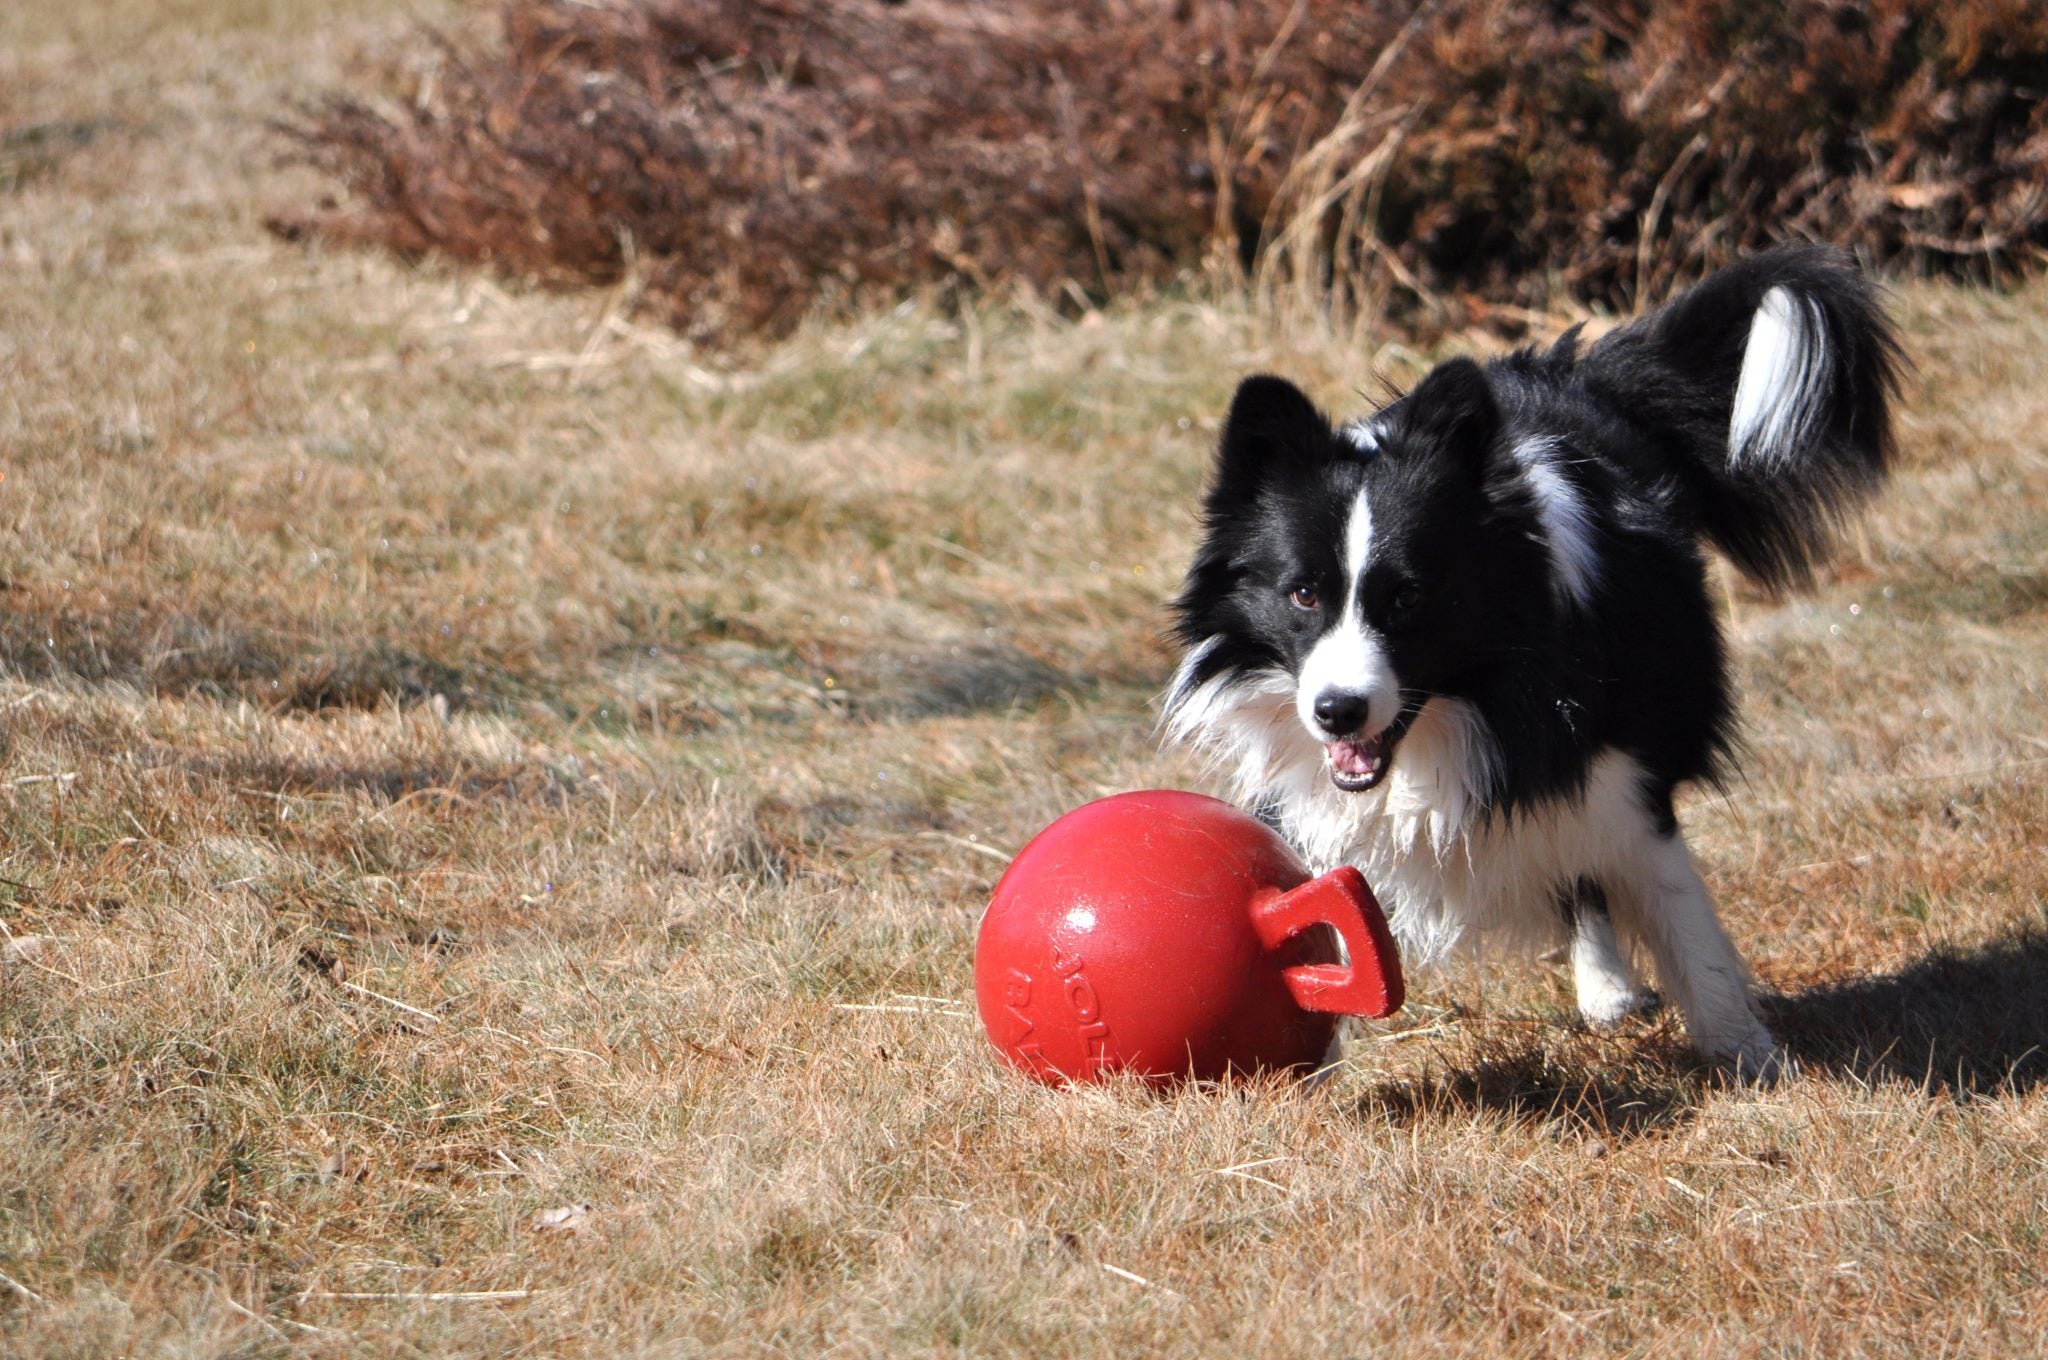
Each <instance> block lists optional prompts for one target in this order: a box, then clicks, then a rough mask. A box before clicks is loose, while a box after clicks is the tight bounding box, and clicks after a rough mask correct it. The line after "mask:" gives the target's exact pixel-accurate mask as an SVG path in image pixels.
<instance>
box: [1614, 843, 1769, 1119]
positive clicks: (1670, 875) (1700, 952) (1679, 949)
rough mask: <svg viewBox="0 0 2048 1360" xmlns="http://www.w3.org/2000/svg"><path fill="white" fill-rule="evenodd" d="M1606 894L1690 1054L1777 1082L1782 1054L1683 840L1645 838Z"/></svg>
mask: <svg viewBox="0 0 2048 1360" xmlns="http://www.w3.org/2000/svg"><path fill="white" fill-rule="evenodd" d="M1609 887H1610V888H1611V889H1618V891H1614V892H1613V893H1612V895H1611V905H1612V906H1613V908H1614V909H1615V911H1616V912H1617V913H1618V914H1620V915H1621V916H1622V918H1623V919H1622V921H1621V925H1622V928H1623V931H1624V933H1627V934H1631V935H1633V936H1635V937H1636V938H1638V939H1640V940H1641V941H1642V942H1643V943H1644V944H1645V945H1647V946H1648V947H1649V951H1650V958H1651V960H1652V962H1653V963H1654V964H1655V965H1656V969H1657V983H1658V986H1659V988H1660V989H1661V990H1662V992H1663V994H1664V996H1665V998H1666V999H1667V1000H1669V1001H1670V1002H1671V1003H1672V1004H1673V1005H1675V1006H1677V1007H1678V1011H1679V1014H1681V1015H1683V1016H1684V1017H1685V1028H1686V1031H1687V1032H1688V1033H1689V1034H1690V1035H1691V1036H1692V1041H1693V1044H1694V1046H1695V1047H1697V1048H1698V1049H1699V1050H1700V1052H1701V1053H1702V1054H1704V1055H1705V1056H1706V1057H1708V1058H1710V1059H1713V1060H1714V1061H1716V1062H1723V1063H1727V1064H1729V1065H1730V1066H1731V1067H1733V1068H1734V1069H1735V1071H1736V1073H1737V1075H1739V1076H1742V1077H1745V1078H1747V1079H1749V1080H1751V1081H1762V1082H1771V1081H1775V1080H1776V1079H1777V1078H1778V1077H1779V1076H1780V1075H1782V1073H1783V1070H1784V1067H1785V1062H1786V1059H1785V1055H1784V1052H1783V1050H1781V1049H1780V1048H1779V1047H1778V1044H1777V1041H1776V1040H1775V1039H1773V1038H1772V1037H1771V1032H1770V1030H1768V1029H1767V1028H1765V1027H1764V1022H1763V1020H1762V1019H1761V1018H1760V1017H1759V1016H1758V1015H1757V1013H1756V1006H1755V1004H1754V1003H1753V1002H1752V1001H1751V1000H1750V995H1749V974H1748V970H1747V969H1745V968H1744V967H1743V965H1742V958H1741V956H1740V955H1739V954H1737V953H1736V951H1735V945H1734V943H1733V942H1731V941H1730V940H1729V938H1728V932H1727V931H1726V930H1724V929H1722V926H1721V918H1720V917H1719V916H1718V915H1716V914H1715V912H1714V903H1713V899H1712V898H1710V897H1709V896H1708V895H1707V887H1706V884H1704V883H1702V882H1701V881H1700V876H1699V873H1698V871H1696V870H1695V869H1694V868H1693V863H1692V856H1691V855H1690V854H1688V853H1687V851H1686V848H1685V840H1684V838H1683V837H1681V836H1680V835H1679V834H1678V833H1677V831H1675V830H1673V831H1669V832H1658V831H1649V832H1646V833H1645V835H1644V838H1643V847H1642V853H1641V854H1640V855H1639V857H1638V859H1637V861H1636V864H1635V866H1634V871H1633V872H1632V873H1630V874H1628V875H1625V876H1622V881H1618V882H1613V883H1610V884H1609ZM1574 957H1575V958H1576V951H1574Z"/></svg>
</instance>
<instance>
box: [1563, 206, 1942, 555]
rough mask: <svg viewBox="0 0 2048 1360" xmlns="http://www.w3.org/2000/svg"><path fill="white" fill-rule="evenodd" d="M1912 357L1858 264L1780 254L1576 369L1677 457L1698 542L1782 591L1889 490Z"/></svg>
mask: <svg viewBox="0 0 2048 1360" xmlns="http://www.w3.org/2000/svg"><path fill="white" fill-rule="evenodd" d="M1903 362H1904V360H1903V356H1902V355H1901V353H1900V350H1899V345H1898V341H1897V340H1896V339H1895V338H1894V337H1893V335H1892V330H1891V325H1890V323H1889V322H1888V321H1887V320H1886V318H1885V314H1884V309H1883V306H1882V304H1881V302H1880V301H1879V297H1878V291H1877V289H1876V287H1875V286H1874V285H1873V284H1872V283H1871V282H1870V281H1869V280H1868V279H1866V278H1865V277H1864V276H1863V274H1862V273H1861V272H1860V271H1859V270H1858V269H1857V268H1856V266H1855V264H1854V262H1853V261H1851V260H1850V259H1849V257H1848V256H1847V255H1845V254H1843V253H1842V252H1841V251H1838V250H1834V249H1832V248H1829V247H1825V246H1781V247H1779V248H1777V249H1774V250H1770V251H1766V252H1764V253H1763V254H1760V255H1756V256H1753V257H1751V258H1750V259H1748V260H1745V261H1743V262H1742V263H1740V264H1736V265H1733V266H1731V267H1730V268H1727V269H1724V270H1722V271H1721V272H1719V273H1717V274H1714V275H1712V276H1710V277H1709V278H1707V279H1706V280H1705V281H1704V282H1702V283H1701V284H1699V285H1698V286H1697V287H1695V288H1693V289H1692V290H1691V291H1689V292H1687V293H1685V294H1683V295H1682V296H1680V297H1678V298H1676V299H1674V300H1673V301H1671V302H1670V303H1668V304H1666V305H1665V306H1663V307H1661V308H1659V309H1658V310H1657V311H1655V312H1653V313H1652V314H1650V315H1649V316H1647V317H1644V318H1643V319H1641V320H1640V321H1637V322H1635V323H1634V324H1632V325H1630V326H1627V327H1625V328H1623V329H1622V330H1619V331H1616V332H1614V333H1613V334H1611V335H1609V336H1607V337H1606V338H1604V339H1603V340H1601V341H1600V342H1599V343H1598V344H1596V345H1594V346H1593V347H1592V349H1591V350H1589V351H1588V352H1587V353H1586V355H1585V357H1584V359H1583V360H1582V361H1581V365H1580V369H1579V372H1580V375H1581V377H1582V379H1583V380H1584V381H1585V382H1586V383H1587V384H1588V385H1589V386H1590V387H1593V388H1594V389H1595V390H1597V391H1599V392H1600V393H1601V394H1602V395H1603V396H1604V398H1605V399H1606V400H1607V401H1608V402H1609V403H1611V404H1612V405H1613V406H1614V407H1616V408H1617V409H1619V410H1620V411H1622V412H1624V413H1625V414H1626V415H1627V417H1628V418H1629V419H1631V420H1633V421H1635V422H1636V423H1638V424H1640V425H1643V426H1647V427H1648V429H1649V431H1650V433H1651V434H1652V435H1653V436H1654V437H1656V438H1657V439H1658V440H1659V441H1660V442H1663V443H1665V444H1666V445H1667V447H1669V448H1671V449H1672V450H1673V452H1674V453H1675V454H1676V464H1675V466H1674V467H1673V468H1672V469H1671V471H1672V473H1673V474H1674V475H1675V476H1676V477H1677V479H1678V481H1679V483H1680V484H1681V486H1682V488H1683V491H1684V494H1686V496H1687V498H1688V500H1689V501H1690V503H1691V505H1692V507H1693V509H1694V512H1695V513H1696V515H1697V517H1698V523H1699V526H1700V530H1701V532H1702V533H1704V534H1705V535H1706V537H1707V538H1708V539H1709V540H1710V541H1711V542H1712V543H1713V544H1714V545H1715V546H1716V547H1718V548H1719V549H1720V550H1721V551H1722V552H1724V553H1726V554H1727V555H1728V557H1729V558H1730V560H1732V561H1733V562H1734V563H1735V565H1736V566H1737V567H1739V568H1740V569H1741V570H1742V571H1743V572H1744V573H1745V574H1747V575H1749V576H1750V577H1752V578H1754V579H1755V580H1756V581H1757V582H1758V583H1759V584H1761V585H1764V586H1765V587H1767V588H1770V589H1773V590H1780V589H1784V588H1786V587H1790V586H1796V585H1800V584H1802V583H1804V582H1805V581H1806V580H1807V579H1808V578H1809V577H1810V576H1811V575H1812V572H1813V569H1814V567H1815V566H1816V565H1818V564H1819V562H1820V561H1821V560H1822V558H1823V557H1825V556H1826V554H1827V552H1828V550H1829V549H1830V547H1831V546H1832V545H1833V543H1834V540H1835V535H1836V532H1837V531H1838V530H1839V529H1840V527H1841V524H1842V521H1843V519H1844V517H1845V516H1846V515H1847V514H1848V513H1849V512H1850V511H1851V510H1853V509H1855V508H1856V506H1857V505H1858V504H1859V503H1860V502H1862V501H1863V500H1864V499H1865V498H1867V497H1868V496H1869V495H1870V493H1871V492H1873V491H1874V490H1875V489H1876V488H1877V486H1878V484H1879V483H1880V482H1882V481H1883V479H1884V475H1885V472H1886V469H1887V466H1888V465H1889V463H1890V461H1891V457H1892V430H1891V412H1890V403H1891V399H1892V396H1893V394H1894V392H1895V391H1896V389H1897V387H1898V380H1899V370H1900V368H1901V366H1902V364H1903Z"/></svg>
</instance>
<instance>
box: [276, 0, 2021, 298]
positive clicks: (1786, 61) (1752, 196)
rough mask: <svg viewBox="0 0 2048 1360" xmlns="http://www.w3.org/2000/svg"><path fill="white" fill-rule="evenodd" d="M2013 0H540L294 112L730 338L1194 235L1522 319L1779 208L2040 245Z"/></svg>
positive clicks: (1336, 281) (392, 226)
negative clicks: (1231, 0)
mask: <svg viewBox="0 0 2048 1360" xmlns="http://www.w3.org/2000/svg"><path fill="white" fill-rule="evenodd" d="M2044 65H2048V11H2044V10H2042V9H2041V8H2039V7H2038V6H2030V5H2026V4H2022V3H2015V2H2014V0H1962V2H1961V3H1950V2H1948V0H1871V3H1867V4H1856V5H1848V4H1840V3H1831V2H1829V0H1799V2H1798V3H1791V4H1786V5H1757V4H1753V3H1748V2H1747V0H1683V2H1682V3H1669V4H1651V3H1648V0H1574V2H1573V3H1566V4H1543V3H1536V0H1452V2H1451V3H1445V4H1438V5H1425V6H1421V7H1416V6H1412V5H1410V4H1407V3H1405V2H1398V3H1397V0H1372V3H1366V4H1346V3H1337V0H1249V3H1245V4H1240V5H1233V6H1227V7H1226V6H1208V5H1186V4H1181V3H1177V2H1176V0H1113V3H1110V4H1107V5H1103V6H1089V7H1079V6H1072V5H1067V4H1063V3H1059V0H1018V3H1013V4H1008V5H1002V6H984V5H976V4H966V3H960V2H959V0H910V3H903V4H883V3H879V0H826V2H825V3H812V0H594V2H593V0H573V2H572V0H510V3H508V4H507V5H506V6H505V9H504V41H503V43H502V45H500V46H498V47H496V48H493V49H491V50H488V51H466V50H461V49H458V48H454V47H452V46H451V47H449V48H448V49H447V51H446V59H445V62H444V64H443V65H442V67H441V68H440V69H439V70H438V71H437V72H436V74H435V77H434V79H433V80H432V82H431V90H428V89H425V88H422V89H420V90H416V91H410V92H401V93H405V94H406V95H407V96H408V97H407V98H405V99H404V100H402V101H395V100H384V99H377V98H370V97H364V96H358V95H351V94H334V95H330V96H328V97H327V98H325V99H323V100H321V101H319V102H317V103H314V104H313V105H311V106H309V107H307V108H305V109H303V110H302V111H301V112H300V114H299V115H298V116H297V117H296V118H294V119H292V120H291V121H290V122H289V123H288V124H287V125H286V128H287V131H288V132H289V134H290V136H291V137H292V138H293V139H295V142H296V145H297V147H298V149H299V152H300V154H302V155H303V156H304V157H305V158H306V159H309V160H310V161H312V162H313V163H315V164H317V165H319V166H321V167H323V168H325V169H326V170H327V171H328V172H329V173H330V174H331V175H332V176H333V178H334V180H335V181H336V182H337V183H338V185H340V186H342V187H344V188H345V189H346V191H347V192H346V194H345V195H340V196H336V197H334V198H331V199H330V200H328V201H327V202H325V203H323V204H320V205H318V206H313V207H308V208H301V209H293V210H290V211H286V212H283V213H280V214H278V215H277V216H276V217H275V218H274V219H273V222H272V225H273V226H274V227H275V228H276V229H277V230H279V231H282V232H284V233H285V234H287V235H292V236H298V235H318V236H324V237H327V238H330V239H335V240H342V241H356V242H369V243H374V244H377V245H381V246H385V247H389V248H391V249H394V250H397V251H400V252H404V253H406V254H421V253H426V252H439V253H441V254H445V255H448V256H451V257H455V258H458V259H465V260H483V261H489V262H491V263H492V264H494V265H495V266H497V267H498V268H500V269H502V270H505V271H507V272H510V273H513V274H519V275H533V276H538V277H540V278H544V279H548V280H554V281H560V282H569V283H610V282H614V281H617V280H619V279H621V278H623V277H627V276H629V275H630V276H631V277H632V278H633V279H634V281H635V282H636V283H637V284H638V285H640V286H641V292H640V294H639V296H640V299H641V301H642V303H643V305H645V306H647V307H649V308H651V309H653V310H655V311H656V312H658V313H663V314H665V315H666V316H667V318H668V319H670V320H671V321H672V322H673V323H674V324H675V325H676V326H677V327H679V328H681V329H682V330H684V331H686V332H689V333H692V334H696V335H700V336H726V337H731V336H736V335H738V334H741V333H747V332H756V331H767V332H775V331H779V330H783V329H786V328H787V327H789V326H790V325H792V324H793V323H794V322H795V321H796V320H798V319H799V318H800V317H802V316H803V315H804V314H805V313H806V312H808V311H809V310H811V309H813V308H815V307H818V306H820V305H832V304H844V303H847V302H850V301H861V300H866V301H872V300H874V299H875V298H877V297H889V296H895V295H901V294H904V293H907V292H911V291H916V290H937V291H939V292H942V293H953V292H957V291H959V290H962V289H976V290H979V289H984V288H987V287H991V286H1000V287H1012V288H1024V289H1029V290H1033V291H1035V292H1036V293H1038V294H1040V295H1067V296H1071V295H1073V294H1074V293H1077V292H1078V293H1080V294H1082V295H1085V296H1088V297H1101V296H1104V295H1107V294H1110V293H1113V292H1115V291H1117V290H1119V289H1123V288H1127V287H1131V286H1138V285H1144V284H1150V283H1158V282H1161V281H1164V280H1168V279H1171V278H1173V277H1175V276H1177V275H1181V274H1184V273H1186V272H1189V271H1195V270H1199V269H1201V268H1203V267H1204V266H1205V265H1208V266H1215V265H1224V266H1226V267H1227V266H1229V265H1230V264H1231V263H1232V262H1235V263H1236V264H1238V265H1242V266H1246V267H1249V268H1251V269H1253V270H1254V271H1256V272H1258V273H1260V274H1262V275H1263V276H1264V277H1266V278H1268V279H1270V280H1274V281H1291V282H1292V283H1295V284H1306V285H1307V286H1309V287H1310V288H1312V289H1318V290H1323V291H1326V292H1327V291H1334V292H1336V293H1338V294H1340V295H1343V296H1344V297H1345V298H1346V299H1348V300H1351V301H1364V300H1370V299H1375V298H1376V299H1379V300H1380V301H1383V302H1387V303H1391V304H1392V305H1393V306H1394V307H1395V308H1396V309H1399V310H1402V311H1405V312H1406V313H1408V314H1409V316H1410V317H1411V318H1412V319H1414V320H1416V321H1418V322H1420V323H1423V324H1431V323H1453V322H1462V321H1468V320H1471V319H1473V318H1474V317H1475V316H1476V317H1479V318H1490V319H1492V320H1495V321H1508V322H1512V320H1513V318H1514V317H1516V316H1517V314H1518V312H1517V309H1518V308H1522V307H1529V306H1541V305H1542V304H1544V303H1545V302H1546V301H1549V300H1551V299H1552V298H1553V297H1554V295H1555V290H1556V288H1557V286H1558V285H1559V284H1560V283H1561V284H1562V285H1564V287H1565V288H1566V289H1567V290H1569V291H1570V292H1571V293H1572V294H1574V295H1576V296H1578V297H1579V298H1581V299H1583V300H1586V301H1592V302H1597V303H1608V304H1613V305H1617V306H1627V305H1630V304H1632V303H1633V302H1634V300H1635V299H1637V298H1646V297H1651V296H1656V295H1661V294H1662V293H1664V292H1666V291H1668V290H1669V288H1670V287H1671V286H1672V285H1673V284H1674V283H1678V282H1683V281H1686V280H1688V279H1690V278H1693V277H1696V276H1698V275H1699V274H1701V273H1703V272H1704V271H1705V270H1707V269H1709V268H1711V267H1714V266H1716V265H1718V264H1721V263H1725V262H1726V261H1728V260H1729V259H1731V258H1733V257H1735V256H1736V255H1738V254H1740V253H1742V252H1743V251H1746V250H1749V249H1753V248H1755V247H1757V246H1759V245H1761V244H1764V243H1766V242H1769V241H1771V240H1776V239H1782V238H1785V237H1800V236H1810V237H1819V238H1825V239H1829V240H1834V241H1837V242H1841V243H1843V244H1847V245H1850V246H1853V247H1855V248H1857V249H1858V250H1860V251H1862V252H1864V253H1865V254H1867V255H1869V256H1872V257H1875V258H1877V259H1879V260H1893V259H1900V258H1904V259H1907V260H1911V261H1913V262H1915V263H1917V264H1920V265H1923V266H1926V267H1931V268H1940V269H1961V270H1966V271H1974V272H1999V271H2004V270H2007V269H2011V268H2015V267H2019V266H2023V265H2026V264H2028V263H2030V262H2032V261H2034V260H2037V259H2039V258H2040V248H2041V247H2042V246H2043V245H2044V244H2048V192H2044V191H2043V190H2042V188H2041V185H2042V183H2043V176H2044V173H2048V105H2044V102H2043V99H2042V88H2041V82H2040V80H2039V79H2038V73H2039V72H2040V71H2041V70H2042V69H2044Z"/></svg>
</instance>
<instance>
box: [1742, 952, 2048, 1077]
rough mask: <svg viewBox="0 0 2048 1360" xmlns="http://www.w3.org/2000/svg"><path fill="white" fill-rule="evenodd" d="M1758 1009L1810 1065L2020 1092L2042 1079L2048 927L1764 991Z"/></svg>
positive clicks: (2047, 1041)
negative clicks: (1877, 970)
mask: <svg viewBox="0 0 2048 1360" xmlns="http://www.w3.org/2000/svg"><path fill="white" fill-rule="evenodd" d="M1764 1013H1765V1017H1766V1018H1767V1019H1768V1020H1769V1022H1770V1024H1771V1027H1772V1028H1773V1029H1774V1030H1775V1031H1776V1032H1777V1034H1778V1037H1779V1040H1780V1042H1782V1043H1783V1044H1784V1045H1785V1048H1786V1050H1787V1051H1788V1052H1789V1053H1790V1054H1791V1056H1792V1057H1793V1059H1794V1060H1795V1061H1797V1062H1798V1064H1799V1065H1800V1067H1801V1068H1802V1069H1803V1070H1805V1071H1807V1072H1809V1073H1817V1074H1825V1075H1831V1076H1836V1077H1847V1078H1852V1079H1854V1080H1857V1081H1861V1082H1866V1083H1872V1084H1875V1083H1881V1082H1894V1081H1897V1082H1904V1083H1906V1084H1907V1085H1908V1086H1912V1087H1915V1088H1918V1089H1920V1090H1922V1091H1925V1092H1926V1093H1927V1094H1929V1095H1936V1094H1948V1095H1952V1096H1955V1097H1960V1098H1970V1097H1987V1096H1989V1097H1996V1096H2003V1095H2018V1094H2025V1093H2026V1092H2028V1091H2031V1090H2033V1089H2034V1088H2035V1087H2037V1086H2039V1085H2040V1084H2041V1083H2042V1082H2043V1081H2044V1080H2048V932H2042V931H2038V930H2033V931H2028V932H2026V933H2024V934H2021V935H2018V936H2015V937H2014V938H2012V939H2008V940H2000V941H1996V942H1993V943H1989V944H1983V945H1976V946H1972V947H1969V948H1963V949H1953V948H1937V949H1935V950H1933V951H1932V952H1930V953H1928V954H1927V955H1925V956H1924V957H1922V958H1920V959H1917V960H1915V961H1914V962H1912V963H1910V964H1907V965H1906V966H1905V967H1903V968H1901V969H1899V970H1898V971H1896V972H1892V973H1883V974H1878V975H1876V976H1871V977H1861V978H1849V979H1844V980H1842V981H1839V982H1828V983H1822V984H1820V985H1818V986H1814V987H1809V988H1807V989H1806V990H1804V991H1800V992H1794V993H1791V994H1788V995H1783V996H1778V997H1774V998H1766V999H1765V1001H1764Z"/></svg>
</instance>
